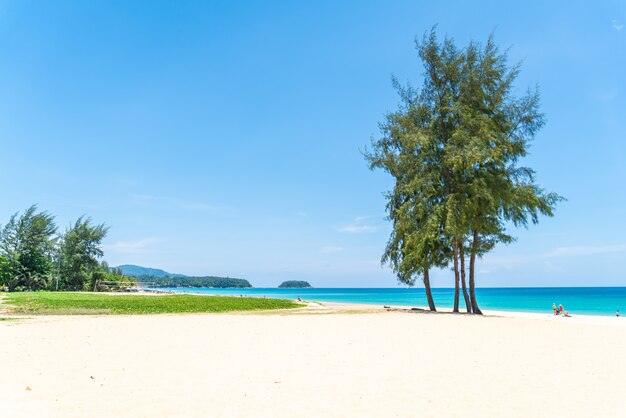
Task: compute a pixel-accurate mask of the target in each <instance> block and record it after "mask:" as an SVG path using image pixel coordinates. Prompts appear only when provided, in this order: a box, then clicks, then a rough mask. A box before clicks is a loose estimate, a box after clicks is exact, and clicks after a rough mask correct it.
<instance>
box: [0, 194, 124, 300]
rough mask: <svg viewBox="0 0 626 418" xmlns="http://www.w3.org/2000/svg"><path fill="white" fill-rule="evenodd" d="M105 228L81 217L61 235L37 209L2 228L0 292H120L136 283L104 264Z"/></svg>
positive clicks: (27, 211)
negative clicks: (103, 244)
mask: <svg viewBox="0 0 626 418" xmlns="http://www.w3.org/2000/svg"><path fill="white" fill-rule="evenodd" d="M107 232H108V227H107V226H105V225H104V224H94V223H93V222H92V220H91V219H90V218H88V217H85V216H81V217H80V218H78V219H77V220H76V221H75V222H74V223H72V224H71V225H70V226H69V227H68V228H67V229H66V230H65V231H63V232H59V231H58V228H57V225H56V223H55V220H54V216H53V215H51V214H49V213H48V212H45V211H39V210H38V208H37V206H36V205H33V206H31V207H30V208H28V209H26V210H25V211H24V212H23V213H22V214H19V213H16V214H14V215H13V216H11V218H10V219H9V221H8V222H7V223H6V224H5V225H4V226H0V288H4V289H5V290H7V291H10V292H13V291H33V290H91V291H103V290H120V289H124V288H127V287H129V286H134V285H135V284H136V280H135V279H132V278H129V277H125V276H124V275H123V274H122V273H121V271H119V270H111V269H110V268H109V266H108V265H107V263H106V262H104V261H102V260H101V259H102V257H103V255H104V254H103V251H102V240H103V239H104V237H105V236H106V234H107Z"/></svg>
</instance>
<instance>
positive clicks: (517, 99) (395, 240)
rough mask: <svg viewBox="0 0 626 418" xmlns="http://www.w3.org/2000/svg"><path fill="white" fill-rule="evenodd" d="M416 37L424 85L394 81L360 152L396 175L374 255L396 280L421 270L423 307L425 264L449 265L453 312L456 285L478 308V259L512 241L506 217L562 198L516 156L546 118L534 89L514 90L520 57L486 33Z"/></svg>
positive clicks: (516, 217) (519, 221) (525, 217)
mask: <svg viewBox="0 0 626 418" xmlns="http://www.w3.org/2000/svg"><path fill="white" fill-rule="evenodd" d="M416 45H417V51H418V55H419V57H420V59H421V61H422V64H423V67H424V71H423V74H424V75H423V83H422V87H421V88H415V87H412V86H411V85H408V86H404V85H402V84H401V83H400V82H398V80H396V79H394V80H393V84H394V87H395V88H396V90H397V91H398V94H399V96H400V106H399V108H398V109H397V110H396V111H394V112H390V113H389V114H388V115H387V116H386V118H385V120H384V121H383V122H382V123H381V125H380V126H381V134H382V136H381V137H380V138H379V139H376V140H374V141H373V142H372V146H371V149H370V150H368V151H367V152H366V158H367V160H368V162H369V164H370V168H371V169H382V170H384V171H386V172H388V173H389V174H390V175H391V176H392V177H393V178H394V180H395V182H394V186H393V189H392V190H391V191H389V192H388V193H387V194H386V197H387V213H388V218H389V220H390V221H391V222H392V226H393V228H392V232H391V235H390V238H389V240H388V243H387V247H386V248H385V251H384V254H383V256H382V262H383V263H386V264H389V265H390V266H391V268H392V270H393V271H394V272H395V273H396V275H397V277H398V280H399V281H400V282H401V283H404V284H408V285H413V284H414V283H415V280H416V278H417V277H421V279H422V280H423V282H424V286H425V289H426V294H427V298H428V304H429V307H430V309H431V310H435V309H436V308H435V304H434V301H433V298H432V292H431V289H430V280H429V271H430V269H431V268H437V267H439V268H442V267H450V268H451V269H452V270H453V272H454V289H455V293H454V306H453V311H454V312H459V303H460V289H462V291H463V298H464V300H465V305H466V310H467V312H473V313H478V314H479V313H481V311H480V308H479V306H478V301H477V300H476V293H475V287H476V274H475V270H476V258H477V257H481V256H483V255H484V254H486V253H487V252H488V251H490V250H491V249H493V248H494V247H495V245H496V244H498V243H505V244H507V243H510V242H512V241H513V240H514V238H513V237H512V236H511V235H509V233H508V231H507V226H508V225H514V226H527V225H528V224H529V223H537V222H538V219H539V216H540V215H547V216H552V215H553V210H554V207H555V205H556V203H557V202H558V201H559V200H561V199H562V198H561V197H560V196H558V195H557V194H555V193H548V192H545V191H544V190H543V189H542V188H540V187H539V186H538V184H537V183H536V181H535V173H534V171H533V170H532V169H530V168H528V167H523V166H521V165H520V160H521V159H522V158H523V157H525V156H526V155H527V153H528V148H529V145H530V141H531V140H532V139H533V138H534V137H535V135H536V133H537V132H538V131H539V130H540V129H541V127H542V126H543V125H544V115H543V114H542V113H541V112H540V111H539V92H538V90H537V89H532V90H528V91H527V92H526V93H525V94H523V95H521V96H518V95H516V94H515V92H514V88H513V83H514V81H515V80H516V78H517V76H518V74H519V70H520V66H519V65H510V64H509V62H508V56H507V53H506V52H501V51H500V50H499V48H498V47H497V45H496V44H495V41H494V39H493V37H490V38H489V39H488V40H487V42H486V43H485V44H481V43H478V42H475V41H472V42H470V43H469V44H468V45H467V46H466V47H463V48H459V47H457V45H456V44H455V42H454V40H453V39H451V38H448V37H446V38H445V39H444V40H443V41H440V40H439V39H438V37H437V34H436V31H435V29H434V28H433V30H431V31H430V32H429V33H427V34H425V35H424V37H423V38H422V40H419V41H417V42H416ZM467 258H469V263H467V262H466V261H467ZM467 276H469V277H467ZM466 278H468V279H469V282H467V281H466Z"/></svg>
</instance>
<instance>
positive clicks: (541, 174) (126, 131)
mask: <svg viewBox="0 0 626 418" xmlns="http://www.w3.org/2000/svg"><path fill="white" fill-rule="evenodd" d="M434 24H438V30H439V32H440V33H441V34H442V35H443V34H448V35H449V36H452V37H454V38H455V39H456V41H457V43H459V44H465V43H466V42H468V41H469V40H470V39H476V40H484V39H486V37H487V36H488V35H489V34H490V33H492V32H495V36H496V41H497V42H498V43H499V44H500V45H501V46H503V47H511V49H510V57H511V59H512V61H519V60H523V67H522V73H521V75H520V77H519V80H518V83H517V88H518V89H519V91H520V92H523V91H524V90H525V89H526V88H527V87H529V86H531V87H532V86H534V85H539V87H540V90H541V94H542V110H543V111H544V112H545V113H546V115H547V125H546V126H545V128H544V129H543V130H542V131H541V132H540V133H539V135H538V136H537V138H536V140H535V142H534V143H533V147H532V149H531V155H530V156H529V157H528V158H527V159H526V161H525V163H526V164H527V165H530V166H531V167H533V168H534V169H536V171H537V172H538V180H539V182H540V183H541V184H542V185H543V186H544V187H545V188H546V189H548V190H551V191H556V192H558V193H560V194H561V195H563V196H565V197H566V198H567V199H568V200H567V202H563V203H562V204H560V205H559V207H558V209H557V211H556V216H555V217H554V218H552V219H542V220H541V223H540V224H539V225H538V226H533V227H530V228H529V229H528V230H523V229H521V230H517V231H515V232H514V235H516V236H517V237H518V240H517V242H516V243H514V244H511V245H509V246H506V247H504V246H503V247H499V248H497V250H495V251H493V253H492V254H489V255H488V256H486V257H485V258H484V259H483V260H481V261H480V262H479V264H478V267H477V270H478V271H479V276H478V278H477V280H478V284H479V285H481V286H574V285H626V276H625V274H626V273H625V271H626V220H625V216H624V214H625V213H626V209H625V208H626V185H625V184H624V183H625V180H626V137H625V132H626V117H625V115H626V76H625V74H626V27H625V25H626V2H623V1H622V2H617V1H606V2H601V3H596V4H593V3H592V2H572V1H568V2H556V1H555V2H538V1H530V2H515V3H511V4H505V2H496V1H493V2H491V1H482V2H481V1H473V2H471V3H470V2H461V1H459V2H416V1H397V2H396V1H367V2H365V1H359V2H333V1H318V2H289V3H287V2H271V1H258V2H252V1H241V2H234V1H233V2H226V1H224V2H206V1H198V2H191V1H190V2H155V1H145V2H141V1H133V2H127V1H101V2H85V1H65V2H41V1H26V0H23V1H1V2H0V60H1V62H2V65H1V66H0V190H2V198H1V199H0V223H4V222H6V220H7V219H8V218H9V216H10V215H11V214H12V213H14V212H16V211H21V210H23V209H25V208H26V207H28V206H29V205H31V204H32V203H38V204H39V206H40V207H41V208H42V209H46V210H48V211H50V212H52V213H54V214H55V215H56V216H57V221H58V223H59V225H60V226H61V227H62V228H65V227H66V226H67V225H68V224H69V222H70V221H72V220H74V219H76V218H77V217H78V216H80V215H82V214H87V215H89V216H91V217H92V218H93V219H94V220H95V221H96V222H105V223H106V224H107V225H110V226H111V230H110V233H109V236H108V237H107V238H106V241H105V253H106V257H105V258H106V259H107V260H108V261H109V262H110V263H111V264H112V265H117V264H122V263H133V264H140V265H146V266H151V267H160V268H164V269H166V270H168V271H173V272H181V273H187V274H198V275H201V274H215V275H229V276H231V277H244V278H247V279H249V280H250V281H251V282H252V283H253V285H255V286H264V285H269V286H274V285H276V284H278V283H280V282H281V281H283V280H287V279H303V280H309V281H310V282H311V283H312V284H313V285H314V286H317V287H324V286H332V287H338V286H346V287H359V286H366V287H367V286H376V287H392V286H395V285H396V281H395V278H394V276H393V274H392V273H391V272H390V271H389V270H388V269H387V268H381V266H380V262H379V260H380V255H381V253H382V251H383V249H384V246H385V243H386V240H387V237H388V234H389V230H390V227H389V225H388V223H387V222H386V221H385V220H384V217H385V212H384V205H385V201H384V198H383V196H382V193H383V191H385V190H387V189H389V188H390V186H391V179H390V178H389V177H387V176H386V175H385V174H384V173H381V172H371V171H369V170H368V168H367V164H366V163H365V161H364V159H363V157H362V155H361V151H362V150H363V149H364V148H365V146H367V145H368V144H369V142H370V139H371V138H372V137H376V136H377V134H378V128H377V126H378V122H379V121H381V120H382V119H383V116H384V114H385V112H387V111H389V110H393V109H395V107H396V106H397V103H398V98H397V96H396V94H395V92H394V90H393V89H392V87H391V83H390V78H391V75H392V74H395V75H396V76H397V77H398V78H399V79H400V80H407V81H412V82H413V83H414V84H419V82H420V76H421V67H420V63H419V61H418V59H417V54H416V52H415V50H414V38H415V36H421V35H422V34H423V33H424V32H425V31H427V30H429V29H430V27H431V26H432V25H434ZM433 280H434V284H435V286H439V287H444V286H450V285H452V275H451V273H450V271H440V272H436V273H435V274H434V279H433Z"/></svg>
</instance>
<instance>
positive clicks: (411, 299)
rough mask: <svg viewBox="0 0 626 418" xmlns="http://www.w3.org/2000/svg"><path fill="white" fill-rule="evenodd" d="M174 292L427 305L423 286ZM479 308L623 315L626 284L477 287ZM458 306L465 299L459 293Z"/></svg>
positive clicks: (448, 299) (442, 296)
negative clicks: (559, 309) (558, 307)
mask: <svg viewBox="0 0 626 418" xmlns="http://www.w3.org/2000/svg"><path fill="white" fill-rule="evenodd" d="M159 290H166V291H173V292H191V293H207V294H216V295H235V296H240V295H244V296H250V297H263V296H266V297H268V298H284V299H296V298H297V297H298V296H300V297H301V298H302V299H303V300H310V301H320V302H345V303H367V304H374V305H391V306H393V305H396V306H397V305H402V306H420V307H423V306H428V303H427V302H426V296H425V294H424V289H417V288H416V289H411V288H409V289H399V288H319V289H318V288H310V289H278V288H248V289H214V288H160V289H159ZM476 294H477V298H478V303H479V306H480V307H481V308H482V309H487V310H489V309H491V310H499V311H518V312H538V313H551V312H552V303H556V304H557V305H558V304H562V305H563V307H564V309H565V310H566V311H568V312H569V313H570V314H572V315H576V314H581V315H582V314H584V315H611V316H614V315H615V311H616V310H620V311H621V313H622V314H624V315H626V287H521V288H510V287H507V288H480V289H476ZM433 297H434V298H435V303H436V305H437V306H438V307H443V308H451V307H452V303H453V298H454V289H447V288H446V289H433ZM459 306H460V308H461V309H462V310H463V309H464V307H465V302H464V300H463V295H462V294H461V300H460V305H459Z"/></svg>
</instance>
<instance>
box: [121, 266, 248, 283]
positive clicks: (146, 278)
mask: <svg viewBox="0 0 626 418" xmlns="http://www.w3.org/2000/svg"><path fill="white" fill-rule="evenodd" d="M114 268H116V269H120V270H122V274H123V275H124V276H128V277H133V278H135V279H137V281H138V282H139V283H140V284H141V283H143V284H144V285H145V286H149V287H215V288H228V287H236V288H242V287H252V285H251V284H250V282H248V281H247V280H244V279H235V278H231V277H219V276H199V277H195V276H194V277H192V276H185V275H184V274H178V273H168V272H167V271H165V270H161V269H154V268H150V267H142V266H136V265H133V264H124V265H121V266H117V267H114Z"/></svg>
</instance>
